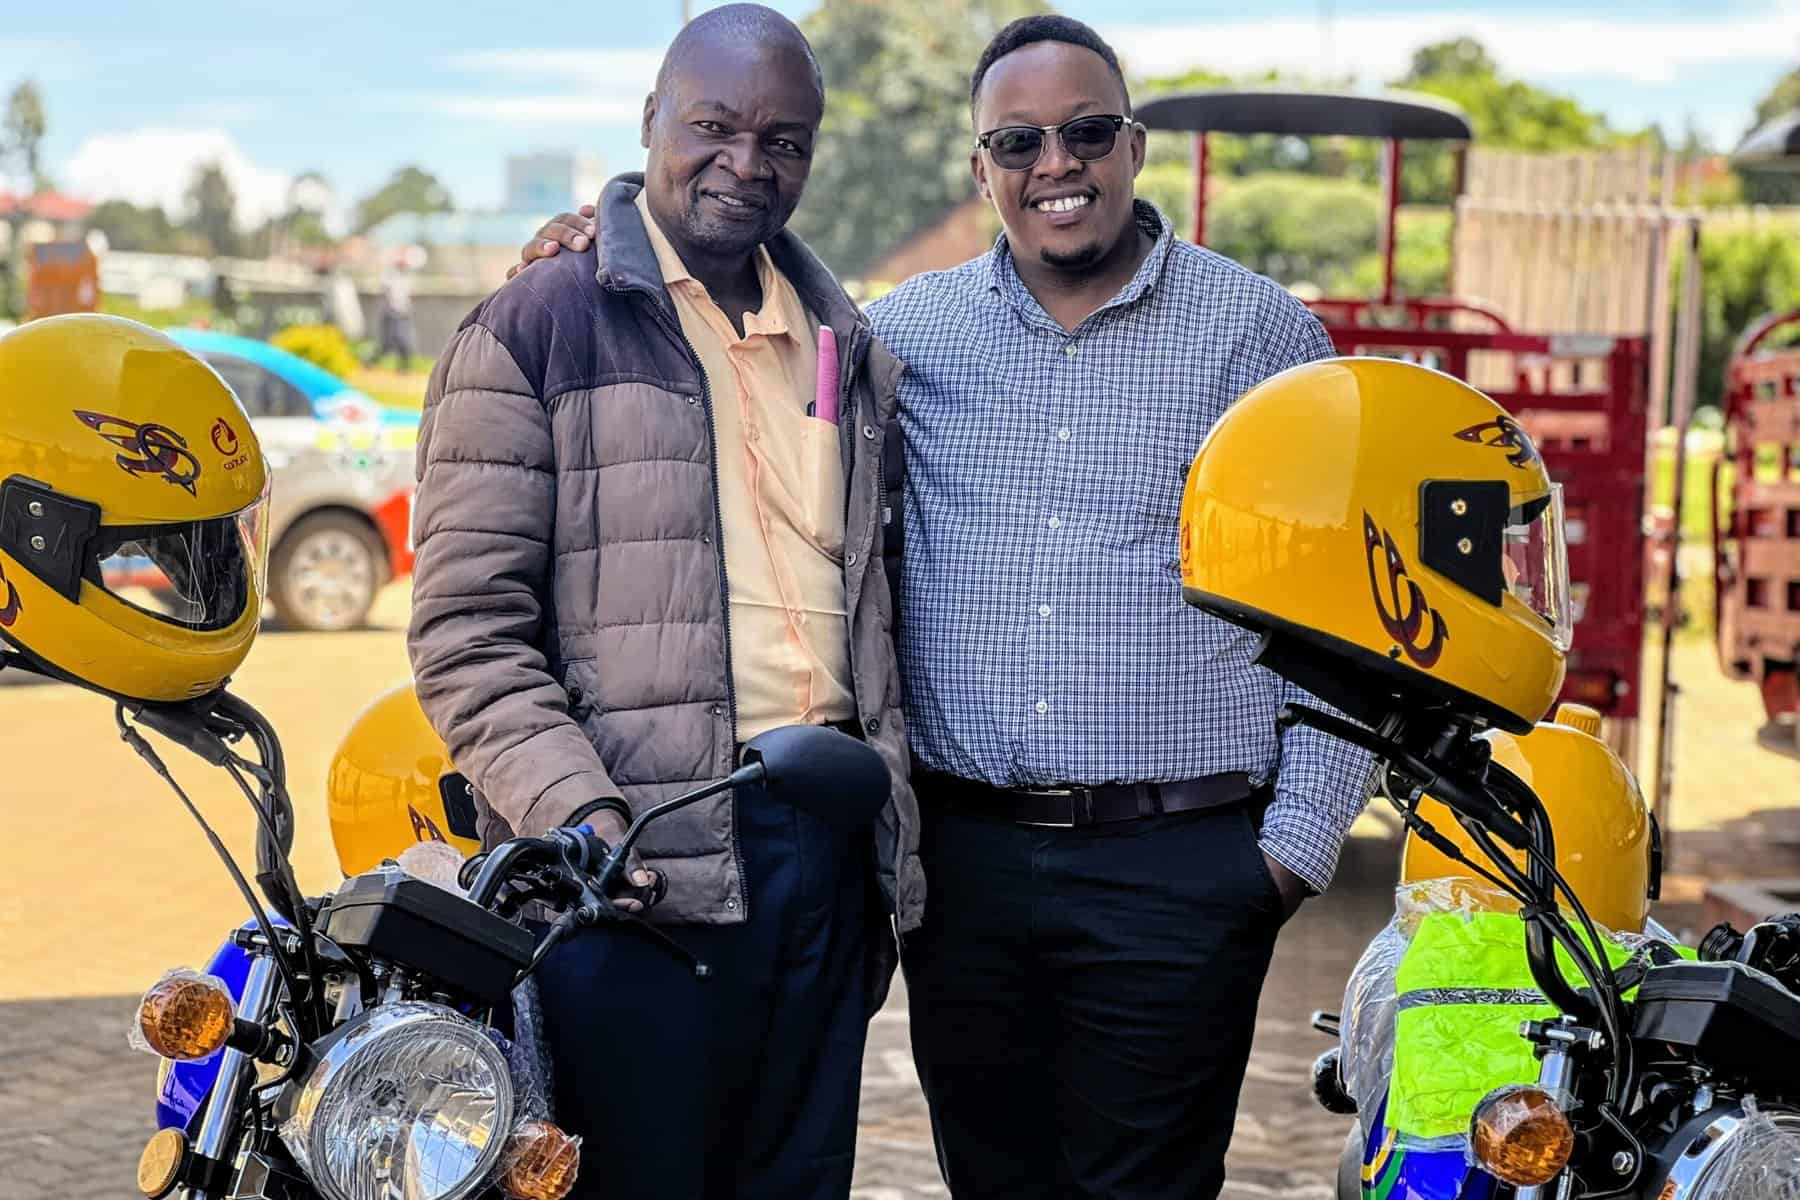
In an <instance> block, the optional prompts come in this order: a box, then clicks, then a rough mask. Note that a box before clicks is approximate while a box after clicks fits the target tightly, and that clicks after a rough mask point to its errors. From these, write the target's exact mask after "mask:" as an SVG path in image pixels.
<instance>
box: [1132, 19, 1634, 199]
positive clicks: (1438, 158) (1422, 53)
mask: <svg viewBox="0 0 1800 1200" xmlns="http://www.w3.org/2000/svg"><path fill="white" fill-rule="evenodd" d="M1225 86H1237V87H1257V86H1266V87H1277V88H1321V89H1334V88H1346V87H1348V81H1346V80H1311V79H1303V78H1296V77H1292V76H1281V75H1277V74H1275V73H1272V72H1271V73H1265V74H1261V75H1255V76H1247V77H1244V78H1240V79H1236V80H1233V79H1229V78H1227V77H1226V76H1223V75H1219V74H1217V73H1216V72H1212V71H1207V70H1204V69H1200V70H1194V71H1189V72H1187V73H1186V74H1184V75H1177V76H1170V77H1158V78H1152V79H1147V80H1143V81H1140V82H1138V83H1137V84H1135V85H1134V86H1133V95H1134V96H1140V95H1141V96H1145V97H1148V96H1154V95H1159V94H1162V93H1166V92H1178V91H1195V90H1201V89H1205V88H1215V87H1225ZM1393 86H1394V87H1395V88H1397V89H1401V90H1407V91H1415V92H1423V93H1426V94H1429V95H1435V96H1439V97H1441V98H1443V99H1446V100H1449V101H1451V102H1452V103H1454V104H1456V105H1458V106H1460V107H1461V108H1462V109H1463V110H1464V111H1465V112H1466V113H1467V115H1468V117H1469V124H1470V126H1471V127H1472V128H1473V130H1474V133H1475V144H1476V145H1478V146H1488V147H1496V148H1502V149H1511V150H1565V149H1576V148H1580V147H1584V146H1599V145H1605V144H1608V143H1610V142H1614V141H1616V140H1618V137H1619V135H1618V134H1616V133H1614V132H1613V131H1612V130H1611V129H1609V128H1608V127H1607V125H1606V120H1605V118H1604V117H1602V116H1601V115H1600V114H1599V113H1595V112H1590V111H1588V110H1586V109H1584V108H1582V107H1581V106H1580V105H1579V104H1577V103H1576V102H1575V101H1573V100H1571V99H1569V98H1568V97H1566V96H1562V95H1558V94H1557V93H1555V92H1551V91H1547V90H1545V89H1543V88H1539V87H1535V86H1533V85H1531V84H1528V83H1525V82H1523V81H1521V80H1516V79H1509V78H1507V77H1505V76H1504V75H1502V74H1501V73H1500V70H1499V68H1498V66H1497V65H1496V64H1495V62H1494V60H1493V57H1492V56H1491V55H1489V54H1488V52H1487V50H1486V49H1485V48H1484V47H1483V46H1482V45H1481V43H1480V42H1478V41H1476V40H1474V39H1473V38H1455V39H1452V40H1450V41H1445V42H1433V43H1430V44H1428V45H1424V46H1421V47H1419V48H1418V49H1417V50H1415V51H1414V52H1413V56H1412V60H1411V63H1410V64H1409V67H1408V70H1407V72H1406V74H1404V75H1403V76H1401V77H1400V78H1399V79H1397V80H1394V81H1393ZM1190 146H1191V143H1190V140H1189V139H1188V138H1186V137H1182V136H1178V135H1173V134H1166V133H1164V134H1155V135H1153V136H1152V137H1151V139H1150V157H1149V163H1148V165H1147V167H1146V171H1145V173H1146V175H1151V169H1152V168H1155V169H1156V173H1155V174H1154V175H1152V185H1153V186H1155V187H1158V188H1161V189H1162V190H1163V191H1164V192H1165V193H1167V194H1169V195H1174V194H1175V190H1174V188H1173V187H1172V180H1173V176H1174V173H1175V166H1176V165H1177V164H1181V165H1183V166H1185V165H1186V164H1189V163H1191V160H1192V151H1191V148H1190ZM1210 155H1211V162H1210V166H1209V169H1210V171H1211V173H1212V175H1213V176H1214V177H1215V178H1226V177H1231V176H1242V175H1253V174H1257V173H1260V172H1263V171H1271V170H1273V171H1287V172H1292V173H1296V174H1306V175H1328V176H1333V177H1341V178H1345V179H1350V180H1354V181H1357V182H1360V183H1367V184H1372V185H1379V184H1380V182H1381V175H1382V160H1381V156H1382V147H1381V143H1379V142H1377V141H1375V140H1374V139H1371V138H1295V137H1275V136H1271V135H1266V134H1262V135H1256V136H1252V137H1230V136H1215V137H1214V138H1212V139H1211V142H1210ZM1401 162H1402V166H1401V185H1402V194H1403V196H1404V198H1405V200H1406V201H1407V202H1408V203H1410V204H1447V203H1449V200H1450V192H1451V188H1452V185H1453V183H1454V179H1453V171H1454V167H1453V159H1452V156H1451V154H1450V152H1449V150H1448V148H1447V147H1446V146H1444V145H1443V144H1442V143H1433V142H1412V143H1409V144H1408V145H1407V147H1406V149H1405V151H1404V153H1403V156H1402V160H1401ZM1187 169H1189V170H1191V167H1188V168H1187ZM1189 190H1190V191H1191V185H1190V189H1189ZM1182 203H1183V209H1184V211H1185V210H1186V209H1189V208H1191V199H1189V200H1184V201H1183V202H1182ZM1184 228H1185V226H1184Z"/></svg>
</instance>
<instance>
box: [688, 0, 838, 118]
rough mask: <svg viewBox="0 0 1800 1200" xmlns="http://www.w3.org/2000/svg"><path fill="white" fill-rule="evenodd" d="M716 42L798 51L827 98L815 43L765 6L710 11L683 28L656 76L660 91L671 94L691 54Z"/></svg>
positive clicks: (740, 5)
mask: <svg viewBox="0 0 1800 1200" xmlns="http://www.w3.org/2000/svg"><path fill="white" fill-rule="evenodd" d="M714 41H725V42H737V43H741V44H748V45H754V44H766V45H769V46H771V47H773V46H785V47H787V48H789V49H792V50H795V51H798V52H799V53H800V54H801V55H802V56H804V57H805V59H806V61H807V64H808V65H809V66H811V67H812V77H813V83H814V85H815V86H817V87H818V89H819V95H820V96H823V95H824V94H825V73H824V72H823V71H821V70H820V69H819V60H818V58H817V56H815V55H814V54H813V48H812V43H811V42H809V41H807V40H806V35H805V34H804V33H802V32H801V31H800V27H799V26H798V25H796V24H794V23H793V22H792V21H790V20H788V19H787V18H786V17H784V16H782V15H781V14H780V13H778V12H776V11H775V10H774V9H772V8H767V7H765V6H763V5H761V4H726V5H723V6H721V7H719V8H709V9H707V10H706V11H705V12H703V13H701V14H700V15H699V16H697V17H695V18H694V19H693V20H691V21H689V22H688V23H687V24H686V25H683V26H682V27H681V31H680V32H679V33H677V34H676V35H675V40H674V41H672V42H670V43H669V49H668V52H667V53H665V54H664V55H663V61H662V66H661V68H660V69H658V71H657V72H656V90H657V91H658V92H664V91H667V90H668V88H669V85H670V83H671V82H672V81H673V79H674V77H675V73H676V72H677V71H679V70H681V69H682V68H683V67H684V66H685V65H686V60H687V56H688V54H689V53H690V52H691V51H692V50H693V49H694V48H695V47H696V46H700V45H704V44H709V43H711V42H714Z"/></svg>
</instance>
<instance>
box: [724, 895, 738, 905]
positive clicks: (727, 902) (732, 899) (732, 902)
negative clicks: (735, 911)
mask: <svg viewBox="0 0 1800 1200" xmlns="http://www.w3.org/2000/svg"><path fill="white" fill-rule="evenodd" d="M725 907H726V908H736V907H737V897H736V896H727V897H725Z"/></svg>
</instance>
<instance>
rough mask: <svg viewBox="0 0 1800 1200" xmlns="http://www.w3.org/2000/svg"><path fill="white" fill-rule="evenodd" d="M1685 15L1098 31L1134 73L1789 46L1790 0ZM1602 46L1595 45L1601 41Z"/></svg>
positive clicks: (1364, 20) (1765, 51)
mask: <svg viewBox="0 0 1800 1200" xmlns="http://www.w3.org/2000/svg"><path fill="white" fill-rule="evenodd" d="M1694 9H1695V15H1694V17H1693V18H1692V19H1688V20H1673V21H1670V20H1662V21H1646V20H1637V19H1631V20H1598V19H1595V18H1592V17H1580V16H1572V15H1571V16H1553V15H1547V14H1544V13H1519V14H1511V13H1504V12H1489V13H1455V12H1417V13H1407V14H1404V15H1401V14H1371V15H1368V16H1339V17H1337V18H1336V19H1335V20H1334V21H1332V22H1331V23H1330V25H1329V27H1328V28H1329V35H1330V36H1329V39H1327V38H1326V36H1325V28H1326V27H1323V26H1322V25H1321V23H1320V22H1319V21H1317V20H1311V19H1298V18H1257V19H1254V20H1239V21H1215V22H1184V23H1181V24H1165V25H1139V26H1116V27H1108V28H1106V29H1104V30H1103V31H1102V32H1103V33H1104V34H1105V35H1106V37H1107V40H1108V41H1110V42H1111V43H1112V44H1113V46H1114V47H1115V48H1116V49H1117V50H1118V51H1119V54H1120V57H1121V58H1123V59H1125V60H1126V66H1127V69H1128V70H1130V71H1131V72H1132V73H1133V74H1135V75H1168V74H1174V73H1177V72H1180V71H1183V70H1186V69H1188V68H1190V67H1200V66H1204V67H1208V68H1211V69H1212V70H1216V71H1221V72H1224V73H1226V74H1230V75H1238V74H1247V73H1251V72H1256V71H1263V70H1267V69H1269V68H1276V69H1280V70H1283V71H1291V72H1295V73H1299V74H1304V75H1313V76H1330V75H1341V74H1345V73H1351V72H1354V73H1355V74H1356V76H1357V77H1358V79H1359V80H1360V81H1361V82H1363V83H1365V84H1375V83H1380V82H1382V81H1385V80H1388V79H1393V78H1395V77H1397V76H1399V75H1403V74H1405V72H1406V69H1407V66H1408V64H1409V62H1410V60H1411V57H1412V51H1413V49H1414V48H1415V47H1418V46H1422V45H1425V44H1427V43H1430V42H1436V41H1442V40H1445V39H1448V38H1454V37H1461V36H1465V35H1466V36H1470V37H1473V38H1475V39H1477V40H1478V41H1480V42H1481V43H1482V44H1483V45H1484V46H1486V47H1487V49H1488V52H1489V53H1490V54H1492V55H1493V56H1494V58H1495V60H1496V61H1497V62H1499V63H1500V64H1501V66H1502V67H1503V68H1505V69H1506V70H1507V71H1508V72H1510V73H1512V74H1514V75H1519V76H1523V77H1524V78H1527V79H1564V78H1588V79H1591V78H1611V79H1627V80H1631V81H1633V82H1637V83H1647V84H1649V83H1670V82H1673V81H1676V80H1678V79H1680V78H1681V76H1682V74H1683V72H1684V71H1687V70H1691V69H1693V68H1698V67H1716V66H1718V65H1720V64H1723V63H1734V62H1760V61H1768V60H1783V59H1789V58H1792V57H1794V56H1795V55H1796V54H1797V53H1800V4H1796V3H1795V2H1794V0H1784V2H1783V3H1781V4H1780V5H1778V6H1776V7H1774V8H1772V9H1771V10H1769V11H1765V12H1761V13H1746V14H1743V15H1739V16H1734V17H1718V16H1715V15H1712V14H1708V13H1705V12H1704V10H1703V9H1702V6H1700V5H1695V6H1694ZM1602 48H1604V49H1602Z"/></svg>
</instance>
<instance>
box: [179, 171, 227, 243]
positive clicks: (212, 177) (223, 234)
mask: <svg viewBox="0 0 1800 1200" xmlns="http://www.w3.org/2000/svg"><path fill="white" fill-rule="evenodd" d="M187 203H188V207H189V208H190V209H192V210H193V215H192V216H190V217H189V218H188V220H187V227H188V229H189V230H191V231H192V232H193V233H194V234H195V235H196V236H198V237H199V238H201V239H202V240H203V241H204V242H205V243H206V246H207V249H208V250H209V251H211V252H212V253H213V254H220V255H232V254H236V253H237V252H238V232H237V193H236V192H235V191H233V190H232V187H231V180H230V179H228V178H226V176H225V169H224V168H223V167H221V166H220V165H219V164H218V163H216V162H209V163H202V164H201V165H200V166H198V167H196V168H195V169H194V178H193V182H191V183H189V184H188V189H187Z"/></svg>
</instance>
